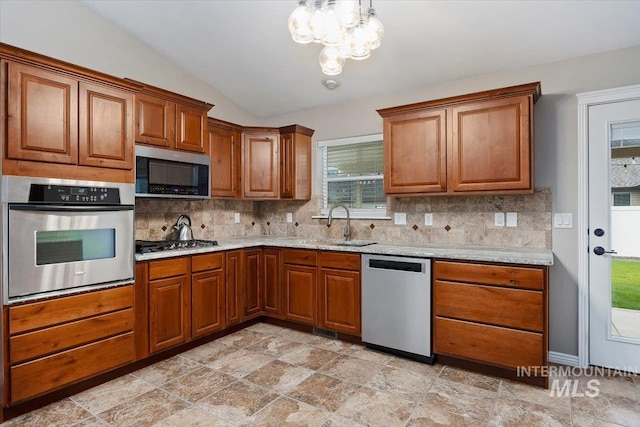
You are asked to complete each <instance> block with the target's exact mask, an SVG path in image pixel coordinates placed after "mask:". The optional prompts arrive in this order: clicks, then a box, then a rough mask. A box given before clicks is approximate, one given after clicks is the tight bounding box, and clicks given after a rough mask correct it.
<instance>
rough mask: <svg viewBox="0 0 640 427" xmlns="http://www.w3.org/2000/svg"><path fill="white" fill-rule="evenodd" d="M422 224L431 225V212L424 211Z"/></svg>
mask: <svg viewBox="0 0 640 427" xmlns="http://www.w3.org/2000/svg"><path fill="white" fill-rule="evenodd" d="M424 225H429V226H431V225H433V214H432V213H426V214H424Z"/></svg>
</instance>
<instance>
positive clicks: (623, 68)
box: [269, 46, 640, 355]
mask: <svg viewBox="0 0 640 427" xmlns="http://www.w3.org/2000/svg"><path fill="white" fill-rule="evenodd" d="M535 81H540V82H541V83H542V97H541V98H540V100H539V101H538V102H537V104H536V105H535V110H534V112H535V128H534V132H535V162H536V164H535V180H536V182H535V184H536V187H550V188H551V191H552V193H553V211H554V212H572V213H573V214H574V215H573V216H574V218H577V212H578V161H577V155H578V136H577V128H578V113H577V100H576V96H575V95H576V94H577V93H580V92H586V91H592V90H598V89H606V88H612V87H618V86H627V85H632V84H638V83H640V46H635V47H632V48H628V49H623V50H618V51H612V52H606V53H602V54H597V55H590V56H586V57H581V58H576V59H572V60H567V61H562V62H557V63H552V64H543V65H537V66H533V67H528V68H525V69H519V70H512V71H507V72H502V73H494V74H489V75H483V76H477V77H474V78H469V79H464V80H458V81H453V82H449V83H444V84H440V85H436V86H430V87H424V88H422V89H418V90H413V91H411V92H407V93H400V94H394V95H386V96H379V97H375V98H370V99H365V100H360V101H356V102H352V103H349V104H343V105H338V106H331V107H323V108H316V109H312V110H306V111H300V112H297V113H293V114H288V115H285V116H281V117H276V118H270V119H269V122H270V123H271V124H272V125H274V126H280V125H286V124H289V123H299V124H301V125H303V126H307V127H310V128H311V129H316V133H315V134H314V140H316V141H317V140H323V139H333V138H343V137H349V136H355V135H365V134H372V133H379V132H382V120H381V119H380V117H379V116H378V114H377V113H376V109H380V108H385V107H392V106H397V105H403V104H408V103H414V102H420V101H426V100H431V99H438V98H442V97H447V96H454V95H459V94H464V93H469V92H476V91H482V90H487V89H494V88H499V87H505V86H510V85H516V84H521V83H529V82H535ZM338 90H339V89H338ZM579 250H580V248H578V230H576V229H575V228H573V229H554V230H553V252H554V254H555V258H554V259H555V261H554V265H553V267H552V268H551V271H550V280H549V282H550V284H549V289H550V294H549V305H550V310H549V311H550V312H549V325H550V343H549V349H550V350H552V351H556V352H561V353H567V354H572V355H577V353H578V257H577V253H578V251H579Z"/></svg>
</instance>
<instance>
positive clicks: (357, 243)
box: [301, 239, 378, 248]
mask: <svg viewBox="0 0 640 427" xmlns="http://www.w3.org/2000/svg"><path fill="white" fill-rule="evenodd" d="M301 243H308V244H312V245H326V246H352V247H356V248H361V247H363V246H369V245H375V244H376V243H378V242H372V241H371V240H331V239H315V240H302V241H301Z"/></svg>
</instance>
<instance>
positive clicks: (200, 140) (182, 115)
mask: <svg viewBox="0 0 640 427" xmlns="http://www.w3.org/2000/svg"><path fill="white" fill-rule="evenodd" d="M176 130H177V132H176V148H177V149H178V150H186V151H194V152H196V153H208V152H209V138H208V137H207V113H206V112H203V111H201V110H198V109H195V108H189V107H186V106H184V105H180V104H176Z"/></svg>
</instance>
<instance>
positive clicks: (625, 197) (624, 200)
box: [613, 193, 631, 206]
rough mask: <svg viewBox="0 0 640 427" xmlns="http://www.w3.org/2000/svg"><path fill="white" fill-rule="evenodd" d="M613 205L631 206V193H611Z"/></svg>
mask: <svg viewBox="0 0 640 427" xmlns="http://www.w3.org/2000/svg"><path fill="white" fill-rule="evenodd" d="M613 206H631V193H613Z"/></svg>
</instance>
